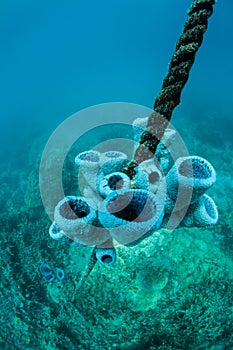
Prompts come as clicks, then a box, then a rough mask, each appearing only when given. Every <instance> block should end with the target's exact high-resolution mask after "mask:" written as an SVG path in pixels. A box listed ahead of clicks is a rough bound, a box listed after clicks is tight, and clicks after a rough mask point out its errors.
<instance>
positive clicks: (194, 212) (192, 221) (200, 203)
mask: <svg viewBox="0 0 233 350" xmlns="http://www.w3.org/2000/svg"><path fill="white" fill-rule="evenodd" d="M217 221H218V210H217V207H216V204H215V203H214V201H213V199H212V198H211V197H209V196H207V194H203V195H202V196H201V197H200V198H199V199H198V200H197V201H196V202H195V203H193V204H191V205H190V206H189V208H188V211H187V213H186V215H185V217H184V219H183V221H182V223H181V226H187V227H192V226H197V227H202V226H208V225H214V224H216V223H217Z"/></svg>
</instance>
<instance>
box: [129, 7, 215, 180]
mask: <svg viewBox="0 0 233 350" xmlns="http://www.w3.org/2000/svg"><path fill="white" fill-rule="evenodd" d="M215 2H216V0H194V1H193V3H192V5H191V8H190V9H189V11H188V16H187V19H186V22H185V24H184V29H183V33H182V35H181V36H180V38H179V40H178V42H177V44H176V50H175V53H174V54H173V56H172V58H171V62H170V65H169V70H168V73H167V76H166V77H165V79H164V81H163V84H162V88H161V91H160V93H159V95H158V96H157V98H156V100H155V103H154V112H153V113H152V114H151V115H150V116H149V118H148V123H147V126H146V130H145V131H144V132H143V133H142V135H141V139H140V145H139V147H138V148H137V150H136V152H135V155H134V159H133V161H132V162H131V163H130V164H129V166H128V167H127V169H124V172H126V174H127V175H129V176H130V178H133V176H134V175H135V171H134V168H135V167H136V166H137V165H138V164H139V163H141V162H142V161H144V160H146V159H149V158H152V157H153V155H154V154H155V152H156V148H157V146H158V144H159V142H160V139H161V138H162V136H163V134H164V132H165V129H166V127H167V125H168V122H169V121H170V119H171V116H172V112H173V110H174V108H175V107H176V106H177V105H178V104H179V103H180V97H181V92H182V89H183V88H184V86H185V84H186V82H187V80H188V77H189V73H190V70H191V67H192V65H193V63H194V60H195V55H196V53H197V51H198V49H199V47H200V46H201V44H202V41H203V36H204V33H205V32H206V30H207V26H208V19H209V18H210V16H211V15H212V13H213V5H214V4H215Z"/></svg>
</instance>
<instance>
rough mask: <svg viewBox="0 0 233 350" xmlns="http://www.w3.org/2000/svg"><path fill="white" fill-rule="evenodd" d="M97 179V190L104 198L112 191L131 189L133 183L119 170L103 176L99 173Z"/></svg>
mask: <svg viewBox="0 0 233 350" xmlns="http://www.w3.org/2000/svg"><path fill="white" fill-rule="evenodd" d="M96 181H97V183H96V187H97V191H98V192H99V194H100V195H101V196H102V197H103V198H106V197H107V196H108V195H109V194H110V193H111V192H112V191H115V190H123V189H129V188H130V185H131V183H130V178H129V177H128V176H127V175H126V174H124V173H122V172H119V171H117V172H113V173H111V174H108V175H106V176H104V177H102V174H99V176H97V179H96Z"/></svg>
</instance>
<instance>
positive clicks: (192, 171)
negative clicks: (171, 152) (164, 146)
mask: <svg viewBox="0 0 233 350" xmlns="http://www.w3.org/2000/svg"><path fill="white" fill-rule="evenodd" d="M215 181H216V173H215V170H214V168H213V166H212V165H211V164H210V163H209V162H208V161H207V160H205V159H204V158H201V157H197V156H191V157H181V158H178V159H177V160H176V162H175V164H174V165H173V167H172V168H171V170H170V171H169V172H168V174H167V176H166V183H167V191H168V198H167V203H166V212H171V211H172V210H173V208H174V204H175V208H174V210H175V211H176V210H180V209H182V208H183V207H185V206H187V205H189V204H190V203H194V202H195V201H196V200H197V199H198V198H199V197H200V196H201V195H202V194H203V193H204V192H205V191H206V190H208V189H209V188H210V187H211V186H212V185H213V184H214V183H215Z"/></svg>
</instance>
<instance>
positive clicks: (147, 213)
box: [99, 189, 164, 244]
mask: <svg viewBox="0 0 233 350" xmlns="http://www.w3.org/2000/svg"><path fill="white" fill-rule="evenodd" d="M163 215H164V205H163V201H162V199H161V198H160V196H155V195H154V194H153V193H151V192H148V191H146V190H140V189H136V190H125V191H114V192H112V193H111V194H110V195H108V196H107V197H106V198H105V200H104V201H103V203H102V205H101V207H100V212H99V220H100V222H101V224H102V225H103V226H104V227H105V228H106V229H108V230H109V231H110V234H111V236H112V237H113V238H114V239H116V240H117V241H118V242H119V243H121V244H128V243H132V242H134V241H136V240H138V239H139V238H140V237H142V236H143V235H144V234H145V233H147V232H148V231H150V230H151V231H152V230H154V229H157V228H158V227H160V225H161V222H162V219H163Z"/></svg>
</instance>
